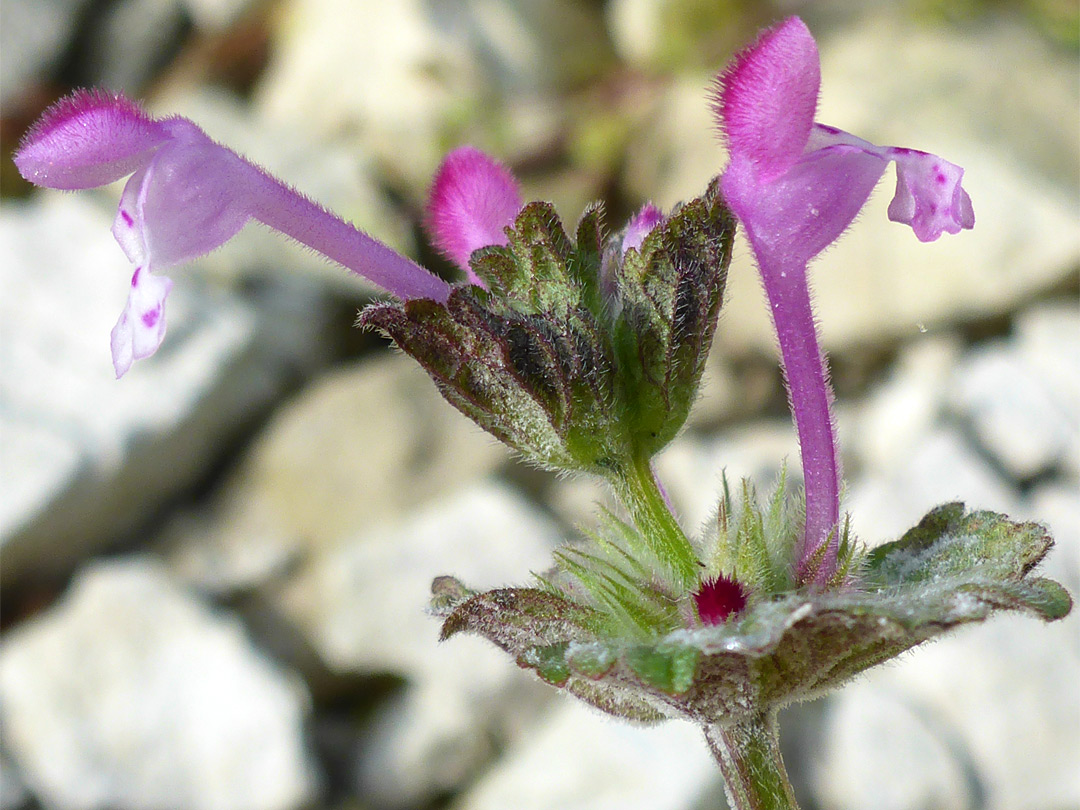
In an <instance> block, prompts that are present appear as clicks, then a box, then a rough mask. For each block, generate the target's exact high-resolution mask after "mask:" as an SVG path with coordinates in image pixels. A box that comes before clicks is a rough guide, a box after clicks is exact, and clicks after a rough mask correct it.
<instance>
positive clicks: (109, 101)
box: [14, 90, 169, 189]
mask: <svg viewBox="0 0 1080 810" xmlns="http://www.w3.org/2000/svg"><path fill="white" fill-rule="evenodd" d="M168 138H169V135H168V133H167V131H166V128H165V126H164V124H163V123H162V122H160V121H155V120H154V119H152V118H151V117H150V116H148V115H147V114H146V113H145V112H143V110H142V109H141V108H140V107H139V106H138V105H137V104H135V103H133V102H131V101H129V100H128V99H126V98H124V97H123V96H114V95H112V94H110V93H107V92H105V91H103V90H79V91H77V92H76V93H75V94H74V95H71V96H69V97H67V98H65V99H62V100H61V101H58V102H57V103H56V104H54V105H53V106H51V107H50V108H49V109H48V110H46V111H45V114H44V115H42V116H41V118H40V119H38V121H37V123H35V124H34V125H33V126H32V127H31V128H30V131H29V132H27V133H26V136H25V137H24V138H23V140H22V143H21V144H20V145H19V148H18V149H17V150H16V152H15V156H14V161H15V165H16V166H17V167H18V169H19V172H20V173H21V174H22V176H23V177H24V178H26V179H27V180H29V181H30V182H31V183H34V184H35V185H39V186H45V187H46V188H58V189H81V188H94V187H96V186H103V185H105V184H107V183H112V182H114V181H116V180H119V179H120V178H121V177H123V176H124V175H127V174H130V173H131V172H132V171H134V170H135V169H137V168H138V167H139V166H142V165H145V163H146V160H147V157H148V156H149V154H150V153H152V152H153V151H154V149H156V148H157V147H159V146H161V144H163V143H164V142H165V141H167V140H168Z"/></svg>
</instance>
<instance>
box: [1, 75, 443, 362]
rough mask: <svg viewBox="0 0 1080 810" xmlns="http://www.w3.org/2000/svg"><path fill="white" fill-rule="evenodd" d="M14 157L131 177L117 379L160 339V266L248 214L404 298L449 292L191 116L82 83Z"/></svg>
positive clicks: (115, 351) (123, 215) (57, 178)
mask: <svg viewBox="0 0 1080 810" xmlns="http://www.w3.org/2000/svg"><path fill="white" fill-rule="evenodd" d="M15 164H16V165H17V166H18V168H19V171H20V172H21V173H22V175H23V177H25V178H26V179H27V180H29V181H30V182H32V183H35V184H37V185H40V186H46V187H48V188H59V189H83V188H92V187H94V186H100V185H105V184H106V183H112V182H114V181H116V180H119V179H120V178H122V177H124V176H125V175H128V174H131V175H132V176H131V178H130V179H129V180H128V182H127V185H126V186H125V187H124V191H123V194H122V195H121V198H120V207H119V211H118V212H117V215H116V221H115V223H114V224H113V235H114V236H115V237H116V240H117V242H119V243H120V246H121V247H122V248H123V250H124V252H125V253H126V254H127V256H128V259H130V260H131V262H132V264H134V265H135V271H134V273H133V274H132V278H131V289H130V292H129V293H128V301H127V304H126V306H125V307H124V311H123V313H122V314H121V315H120V319H119V320H118V321H117V324H116V326H115V327H114V329H113V332H112V355H113V366H114V367H115V369H116V376H117V377H120V376H122V375H123V374H124V373H126V372H127V370H128V369H129V368H130V367H131V365H132V363H133V362H134V361H135V360H140V359H143V358H145V357H149V356H150V355H152V354H153V353H154V352H155V351H157V348H158V346H160V345H161V341H162V339H163V338H164V337H165V298H166V296H167V295H168V294H169V290H170V289H171V288H172V282H171V281H170V280H169V279H167V278H164V277H162V276H159V275H156V271H160V270H164V269H167V268H169V267H171V266H174V265H178V264H182V263H184V262H188V261H190V260H192V259H195V258H197V257H199V256H202V255H204V254H206V253H209V252H210V251H212V250H214V249H215V248H217V247H220V246H221V245H223V244H224V243H225V242H227V241H228V240H229V239H231V238H232V237H233V236H234V235H235V234H236V233H237V232H238V231H239V230H240V229H241V228H242V227H244V225H245V224H246V223H247V222H248V221H249V220H256V221H258V222H262V223H263V224H264V225H268V226H269V227H271V228H273V229H275V230H278V231H281V232H282V233H284V234H286V235H287V236H290V237H292V238H293V239H295V240H297V241H298V242H300V243H302V244H304V245H307V246H308V247H311V248H313V249H314V250H316V251H318V252H319V253H322V254H323V255H325V256H326V257H327V258H329V259H332V260H333V261H336V262H338V263H340V264H342V265H344V266H345V267H348V268H349V269H350V270H352V271H354V272H356V273H358V274H359V275H362V276H364V277H365V278H367V279H368V280H370V281H371V282H373V283H374V284H376V285H378V286H380V287H382V288H383V289H385V290H386V291H387V292H390V293H392V294H393V295H396V296H398V297H400V298H405V299H408V298H433V299H436V300H439V301H443V300H445V299H446V297H447V296H448V295H449V291H450V287H449V285H448V284H447V283H446V282H444V281H442V280H441V279H439V278H438V277H436V276H434V275H432V274H431V273H429V272H428V271H427V270H425V269H424V268H422V267H420V266H419V265H417V264H415V263H414V262H412V261H411V260H409V259H407V258H405V257H404V256H401V255H399V254H397V253H395V252H394V251H393V250H391V249H390V248H388V247H387V246H386V245H384V244H382V243H381V242H378V241H376V240H375V239H372V238H371V237H370V236H368V235H367V234H365V233H362V232H361V231H358V230H357V229H356V228H354V227H353V226H352V225H350V224H348V223H347V222H345V221H343V220H341V219H339V218H338V217H336V216H334V215H333V214H331V213H329V212H328V211H326V210H325V209H323V208H322V207H320V206H319V205H317V204H316V203H314V202H312V201H311V200H309V199H307V198H306V197H304V196H303V195H301V194H299V193H298V192H296V191H295V190H293V189H292V188H290V187H289V186H287V185H285V184H284V183H282V182H281V181H279V180H277V179H275V178H273V177H271V176H270V175H268V174H266V173H265V172H263V171H262V170H261V169H259V168H258V167H257V166H255V165H253V164H251V163H249V162H248V161H246V160H244V159H243V158H242V157H240V156H239V155H237V154H236V153H235V152H232V151H231V150H229V149H227V148H226V147H224V146H221V145H220V144H217V143H215V142H214V141H212V140H210V139H209V138H208V137H207V136H206V134H205V133H204V132H203V131H202V130H201V129H199V127H197V126H196V125H195V124H194V123H192V122H191V121H188V120H187V119H184V118H166V119H160V120H159V119H154V118H151V117H150V116H148V115H147V114H146V113H145V112H143V111H142V110H141V109H140V108H139V107H138V106H137V105H135V104H134V103H132V102H131V101H129V100H127V99H126V98H123V97H122V96H113V95H110V94H108V93H104V92H101V91H89V92H87V91H82V92H77V93H75V94H74V95H72V96H70V97H69V98H66V99H64V100H62V101H60V102H58V103H56V104H55V105H53V106H52V107H51V108H49V109H48V110H47V111H46V112H45V114H44V115H43V116H42V117H41V119H40V120H39V121H38V122H37V124H35V125H34V127H33V128H32V129H31V130H30V132H29V133H28V134H27V136H26V138H25V139H24V140H23V142H22V144H21V145H20V147H19V149H18V151H17V153H16V155H15ZM133 172H134V174H132V173H133Z"/></svg>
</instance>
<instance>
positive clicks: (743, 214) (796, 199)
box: [721, 145, 888, 267]
mask: <svg viewBox="0 0 1080 810" xmlns="http://www.w3.org/2000/svg"><path fill="white" fill-rule="evenodd" d="M887 165H888V161H887V160H885V159H883V158H881V157H878V156H877V155H875V154H873V153H869V152H865V151H863V150H861V149H858V148H856V147H851V146H840V145H838V146H832V147H828V148H825V149H819V150H817V151H815V152H812V153H810V154H809V155H806V156H805V157H804V158H803V159H802V160H800V161H799V162H798V163H797V164H795V166H794V167H792V169H791V170H790V171H788V172H787V173H786V174H784V175H783V176H782V177H779V178H777V179H776V180H774V181H773V182H770V183H759V182H758V180H757V173H756V172H754V171H753V169H752V167H751V166H750V165H749V163H748V161H745V160H739V159H735V158H733V159H732V161H731V163H730V164H729V165H728V168H727V170H726V171H725V172H724V176H723V180H722V181H721V188H722V190H723V192H724V196H725V197H726V198H727V200H728V201H729V203H730V204H731V207H732V210H733V211H734V212H735V215H736V216H737V217H738V218H739V220H740V221H741V222H742V223H743V226H744V227H745V228H746V230H747V234H748V235H749V237H750V239H751V241H752V242H753V244H754V249H755V251H761V252H764V253H766V254H768V255H769V256H772V257H782V258H783V259H784V262H785V263H788V262H802V263H805V262H808V261H809V260H810V259H812V258H813V257H814V256H816V255H817V254H818V253H820V252H821V251H822V250H824V249H825V248H826V247H828V246H829V245H830V244H832V243H833V242H834V241H836V239H837V238H838V237H839V236H840V234H842V233H843V232H844V230H845V229H846V228H847V227H848V225H850V224H851V222H852V221H853V220H854V219H855V217H856V215H857V214H858V213H859V210H860V209H861V208H862V207H863V205H865V204H866V201H867V199H868V198H869V197H870V194H871V192H873V190H874V186H875V185H877V182H878V180H880V179H881V175H882V173H883V172H884V171H885V167H886V166H887ZM761 259H762V257H760V256H759V260H761ZM760 263H761V264H762V265H763V267H764V264H765V262H764V261H761V262H760Z"/></svg>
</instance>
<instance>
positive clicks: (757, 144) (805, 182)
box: [713, 17, 975, 584]
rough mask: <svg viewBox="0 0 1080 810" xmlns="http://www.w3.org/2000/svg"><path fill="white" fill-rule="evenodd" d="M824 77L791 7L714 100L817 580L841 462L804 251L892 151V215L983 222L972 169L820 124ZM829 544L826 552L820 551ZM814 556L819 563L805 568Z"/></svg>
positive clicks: (871, 182)
mask: <svg viewBox="0 0 1080 810" xmlns="http://www.w3.org/2000/svg"><path fill="white" fill-rule="evenodd" d="M820 84H821V68H820V63H819V59H818V52H817V45H816V44H815V43H814V39H813V37H812V36H811V35H810V32H809V30H807V28H806V25H805V24H804V23H803V22H802V20H800V19H799V18H798V17H791V18H789V19H788V20H786V21H784V22H783V23H781V24H780V25H778V26H776V27H775V28H773V29H771V30H769V31H767V32H765V34H764V35H763V36H762V37H761V38H760V39H759V40H758V41H757V42H756V43H755V44H754V45H752V46H750V47H749V48H747V49H746V50H745V51H743V52H742V53H740V54H739V55H738V56H737V57H735V59H734V60H733V61H732V63H731V65H730V66H729V67H728V68H727V69H726V70H725V71H724V72H723V73H722V74H721V76H720V77H719V79H718V81H717V86H716V93H715V96H714V99H713V103H714V109H715V111H716V114H717V116H718V122H719V124H720V126H721V127H722V129H723V132H724V135H725V138H726V140H727V143H728V148H729V152H730V162H729V163H728V166H727V168H726V169H725V171H724V174H723V177H722V179H721V190H722V191H723V193H724V197H725V199H726V200H727V202H728V204H729V205H730V206H731V209H732V211H733V212H734V213H735V216H736V217H737V218H738V219H739V221H740V222H741V223H742V225H743V227H744V228H745V229H746V234H747V237H748V238H749V240H750V244H751V247H752V248H753V251H754V255H755V258H756V259H757V263H758V267H759V269H760V271H761V277H762V280H763V283H764V287H765V292H766V294H767V296H768V298H769V304H770V307H771V310H772V314H773V320H774V323H775V325H776V331H777V336H778V338H779V344H780V352H781V357H782V362H783V367H784V376H785V381H786V383H787V386H788V392H789V395H790V401H791V409H792V413H793V416H794V418H795V426H796V429H797V432H798V434H799V446H800V449H801V451H802V462H803V477H804V479H805V486H806V525H805V532H804V538H803V545H802V548H801V551H800V554H799V557H800V559H799V563H798V568H799V570H798V572H797V573H798V574H799V577H800V579H803V580H805V579H806V578H807V577H811V578H813V579H814V580H815V581H817V582H818V583H819V584H821V583H824V582H826V581H828V580H829V578H830V577H831V576H832V574H833V572H834V570H835V567H836V549H837V544H838V542H839V532H838V531H837V526H838V522H839V518H840V466H839V461H838V458H837V450H836V441H835V437H834V428H833V420H832V412H831V405H832V391H831V389H830V387H829V382H828V375H827V371H826V367H825V363H824V357H823V356H822V354H821V350H820V348H819V346H818V341H817V334H816V329H815V324H814V315H813V311H812V309H811V306H810V293H809V288H808V285H807V278H806V265H807V262H809V261H810V259H812V258H814V257H815V256H816V255H817V254H818V253H820V252H821V251H822V250H824V249H825V248H826V247H828V245H830V244H831V243H832V242H834V241H835V240H836V239H837V238H839V236H840V235H841V234H842V233H843V232H844V230H845V229H846V228H847V227H848V225H850V224H851V222H852V221H853V220H854V219H855V216H856V215H857V214H858V213H859V210H860V209H861V208H862V207H863V205H864V204H865V203H866V200H867V199H868V198H869V196H870V193H871V192H872V191H873V189H874V186H875V185H877V182H878V180H879V179H880V178H881V175H882V174H883V173H884V171H885V168H886V167H887V166H888V164H889V163H890V162H895V163H896V165H897V188H896V195H895V197H894V198H893V201H892V204H891V205H890V206H889V218H890V219H892V220H894V221H897V222H902V223H906V224H909V225H911V227H912V229H913V230H914V231H915V235H916V236H917V237H918V238H919V239H921V240H923V241H931V240H933V239H937V238H938V237H939V236H940V235H941V234H942V233H945V232H948V233H957V232H959V231H960V230H961V229H963V228H971V227H972V226H973V225H974V224H975V215H974V212H973V210H972V207H971V199H970V197H968V195H967V192H966V191H964V190H963V188H962V187H961V180H962V178H963V174H964V172H963V169H961V168H960V167H958V166H955V165H953V164H952V163H949V162H948V161H945V160H942V159H941V158H938V157H935V156H934V155H929V154H927V153H925V152H918V151H916V150H912V149H900V148H895V147H880V146H875V145H874V144H871V143H868V142H867V141H864V140H862V139H861V138H856V137H855V136H853V135H849V134H848V133H846V132H842V131H841V130H839V129H836V128H834V127H829V126H825V125H823V124H816V123H815V122H814V115H815V113H816V111H817V98H818V90H819V89H820ZM825 543H828V544H829V546H828V548H827V549H826V552H825V554H824V556H823V557H822V556H821V555H820V554H816V552H818V551H819V550H820V549H821V547H822V545H823V544H825ZM815 559H818V560H821V561H822V563H821V565H820V566H816V567H815V571H812V572H811V571H808V570H807V568H808V566H809V565H810V564H811V562H812V561H813V560H815Z"/></svg>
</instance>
